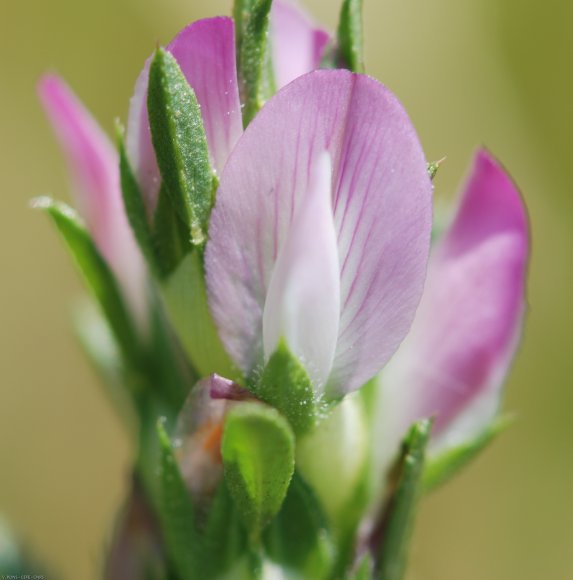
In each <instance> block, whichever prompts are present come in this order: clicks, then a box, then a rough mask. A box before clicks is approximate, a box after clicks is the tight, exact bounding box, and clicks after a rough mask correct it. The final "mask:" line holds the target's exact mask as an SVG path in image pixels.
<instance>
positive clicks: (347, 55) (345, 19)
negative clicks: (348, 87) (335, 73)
mask: <svg viewBox="0 0 573 580" xmlns="http://www.w3.org/2000/svg"><path fill="white" fill-rule="evenodd" d="M336 36H337V40H338V53H339V59H338V60H339V63H338V64H339V65H342V66H344V67H345V68H348V69H349V70H351V71H352V72H356V73H363V72H364V53H363V45H364V34H363V24H362V0H344V2H343V3H342V9H341V11H340V19H339V22H338V30H337V32H336Z"/></svg>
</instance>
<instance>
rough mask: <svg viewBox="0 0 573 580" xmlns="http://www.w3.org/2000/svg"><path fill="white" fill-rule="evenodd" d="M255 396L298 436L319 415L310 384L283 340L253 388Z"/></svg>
mask: <svg viewBox="0 0 573 580" xmlns="http://www.w3.org/2000/svg"><path fill="white" fill-rule="evenodd" d="M251 388H252V390H253V392H254V394H255V395H256V396H257V397H258V398H259V399H261V400H262V401H265V403H268V404H269V405H272V406H273V407H275V408H276V409H278V410H279V411H280V412H281V413H282V414H283V415H284V416H285V417H286V418H287V419H288V420H289V423H290V424H291V427H292V428H293V430H294V432H295V433H296V434H297V436H300V435H303V434H305V433H307V432H308V431H310V430H311V429H312V427H314V425H315V424H316V420H317V415H318V413H319V409H318V405H317V402H316V400H315V395H314V389H313V388H312V382H311V380H310V378H309V376H308V373H307V372H306V370H305V368H304V367H303V366H302V364H301V363H300V361H299V360H298V359H297V358H296V356H294V355H293V354H292V353H291V352H290V350H289V349H288V347H287V346H286V344H285V343H284V341H281V342H279V345H278V347H277V349H276V351H275V352H274V353H273V355H272V356H271V358H270V359H269V361H268V363H267V365H266V366H265V368H264V370H263V372H262V375H261V377H260V378H259V380H258V381H257V382H256V383H255V384H253V385H252V387H251Z"/></svg>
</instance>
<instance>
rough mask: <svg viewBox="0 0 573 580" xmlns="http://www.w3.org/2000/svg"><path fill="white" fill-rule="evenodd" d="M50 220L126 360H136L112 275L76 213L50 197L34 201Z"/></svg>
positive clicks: (131, 328)
mask: <svg viewBox="0 0 573 580" xmlns="http://www.w3.org/2000/svg"><path fill="white" fill-rule="evenodd" d="M33 205H34V207H37V208H41V209H43V210H45V211H46V212H47V214H48V215H49V216H50V217H51V218H52V221H53V223H54V224H55V226H56V228H57V229H58V231H59V233H60V235H61V236H62V238H63V240H64V242H65V243H66V246H67V247H68V250H69V251H70V253H71V255H72V257H73V259H74V262H75V263H76V266H77V267H78V269H79V271H80V272H81V274H82V276H83V278H84V280H85V282H86V285H87V287H88V288H89V290H90V292H91V293H92V295H93V296H94V298H95V300H96V301H97V303H98V304H99V306H100V307H101V309H102V311H103V313H104V315H105V317H106V319H107V321H108V323H109V325H110V327H111V329H112V330H113V333H114V335H115V337H116V339H117V342H118V344H119V345H120V347H121V349H122V352H123V354H124V356H125V358H126V359H127V360H128V361H130V362H131V363H132V364H133V365H134V366H137V362H138V360H139V354H140V351H139V341H138V336H137V333H136V331H135V328H134V325H133V322H132V319H131V316H130V314H129V311H128V309H127V306H126V304H125V302H124V299H123V296H122V293H121V291H120V289H119V286H118V283H117V281H116V279H115V276H114V275H113V273H112V272H111V270H110V268H109V266H108V265H107V263H106V262H105V260H104V259H103V257H102V256H101V254H100V253H99V251H98V250H97V248H96V246H95V244H94V242H93V240H92V239H91V237H90V235H89V233H88V232H87V231H86V229H85V227H84V226H83V224H82V223H81V221H80V219H79V218H78V216H77V214H76V213H75V211H74V210H73V209H71V208H70V207H69V206H67V205H65V204H63V203H60V202H55V201H53V200H51V199H49V198H40V199H37V200H35V201H34V204H33Z"/></svg>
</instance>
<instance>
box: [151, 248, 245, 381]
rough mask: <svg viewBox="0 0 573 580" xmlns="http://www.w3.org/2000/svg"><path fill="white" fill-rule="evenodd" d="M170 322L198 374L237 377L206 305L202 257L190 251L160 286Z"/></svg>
mask: <svg viewBox="0 0 573 580" xmlns="http://www.w3.org/2000/svg"><path fill="white" fill-rule="evenodd" d="M162 296H163V300H164V302H165V306H166V308H167V312H168V313H169V318H170V321H171V324H172V325H173V327H174V328H175V330H176V331H177V333H178V335H179V338H180V340H181V342H182V344H183V346H184V347H185V350H186V352H187V356H188V357H189V358H190V360H191V362H192V363H193V366H194V367H195V368H196V369H197V371H198V372H199V374H200V375H201V376H207V375H210V374H212V373H217V374H219V375H222V376H225V377H227V378H230V379H233V380H240V378H241V377H240V372H239V371H238V370H237V369H236V367H235V366H234V365H233V364H232V362H231V359H230V358H229V355H228V354H227V352H226V351H225V349H224V347H223V345H222V343H221V340H220V338H219V333H218V331H217V328H216V326H215V323H214V322H213V318H212V317H211V313H210V311H209V305H208V304H207V290H206V288H205V275H204V271H203V262H202V257H201V256H200V255H199V252H191V253H190V254H188V255H187V256H186V257H185V258H184V260H183V261H182V262H181V263H180V264H179V266H178V268H177V269H176V270H175V272H174V273H173V274H172V275H171V276H170V277H169V278H168V279H167V281H166V282H165V283H164V284H163V286H162Z"/></svg>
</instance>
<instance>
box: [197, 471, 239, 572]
mask: <svg viewBox="0 0 573 580" xmlns="http://www.w3.org/2000/svg"><path fill="white" fill-rule="evenodd" d="M202 535H203V544H202V546H201V547H202V570H203V572H204V575H205V578H219V577H221V576H223V575H224V573H225V572H227V571H228V570H229V569H231V568H232V567H235V566H236V565H237V562H238V561H239V560H240V559H241V558H242V557H243V556H245V554H246V553H247V551H248V546H247V542H246V537H247V536H246V533H245V528H244V527H243V524H242V522H241V518H240V516H239V514H238V511H237V507H236V505H235V503H234V502H233V499H232V498H231V495H230V493H229V488H228V486H227V482H226V481H225V479H223V480H222V481H221V483H220V484H219V487H218V489H217V493H216V495H215V498H214V499H213V503H212V504H211V506H210V508H209V519H208V521H207V525H206V527H205V530H204V531H203V534H202Z"/></svg>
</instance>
